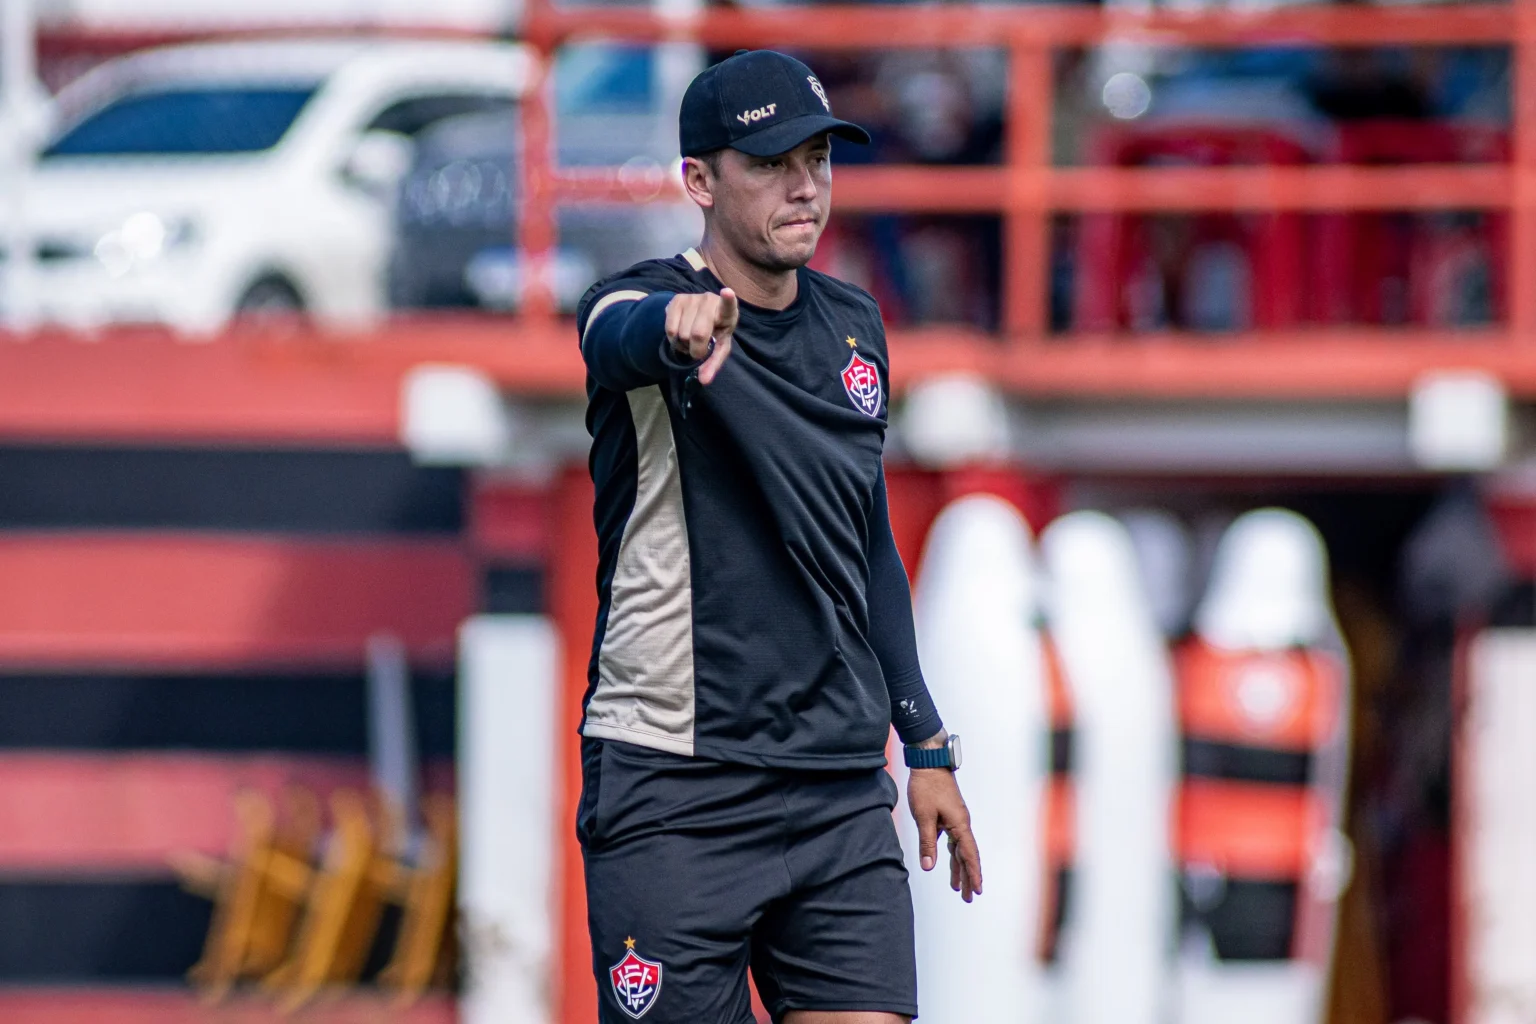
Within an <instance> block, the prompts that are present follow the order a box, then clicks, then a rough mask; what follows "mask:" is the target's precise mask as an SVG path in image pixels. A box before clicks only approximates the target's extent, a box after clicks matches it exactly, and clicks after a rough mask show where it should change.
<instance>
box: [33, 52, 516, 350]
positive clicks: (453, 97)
mask: <svg viewBox="0 0 1536 1024" xmlns="http://www.w3.org/2000/svg"><path fill="white" fill-rule="evenodd" d="M527 77H528V58H527V55H526V52H525V51H524V50H523V49H522V48H521V47H517V46H512V45H505V44H495V43H475V42H423V41H406V40H377V39H374V40H366V41H362V40H359V41H344V42H343V41H338V42H332V41H306V40H265V41H256V42H237V43H209V44H196V45H188V46H177V47H169V48H165V49H159V50H152V51H147V52H143V53H139V54H134V55H130V56H128V57H124V58H120V59H118V60H114V61H110V62H108V63H106V64H104V65H102V66H101V67H99V68H97V69H95V70H94V71H92V72H90V73H89V74H87V75H85V76H84V77H82V78H81V79H80V80H79V81H78V82H77V83H75V84H74V85H72V86H71V87H69V88H67V89H66V90H64V91H63V92H62V93H61V94H60V96H59V103H58V107H59V110H60V118H59V123H60V125H61V128H60V130H59V131H58V132H57V133H56V134H55V136H54V137H53V139H52V140H51V142H50V143H49V144H48V145H47V146H46V148H45V149H44V150H43V152H42V154H41V156H40V158H39V161H38V164H37V167H36V171H35V173H34V176H33V179H32V182H31V185H30V189H29V193H28V203H27V216H28V225H27V227H28V234H29V235H30V236H31V238H32V239H33V241H34V244H35V247H36V248H35V260H36V263H35V266H34V268H33V269H34V276H33V283H34V288H33V289H32V291H34V292H35V294H34V295H33V301H34V302H35V304H36V307H37V308H36V309H35V310H33V311H32V313H33V315H34V316H36V317H37V318H39V319H41V320H43V321H49V322H62V323H66V324H70V325H75V326H90V325H94V324H100V323H106V322H124V321H129V322H160V323H167V324H171V325H173V326H175V327H177V328H180V329H183V330H187V331H191V332H207V331H212V330H216V329H217V328H219V327H220V326H222V325H224V324H225V323H226V322H228V321H229V320H230V319H231V318H234V317H236V316H239V315H242V314H252V313H265V312H272V311H282V312H287V313H301V314H304V315H307V316H310V317H312V318H313V319H314V320H316V321H319V322H322V323H329V324H335V325H351V324H357V323H360V322H367V321H368V320H370V319H372V318H374V317H375V316H377V315H379V314H380V313H382V312H383V311H384V310H385V309H386V308H387V304H386V293H385V271H386V265H387V261H388V257H389V251H390V237H391V219H392V210H393V206H394V200H395V195H396V191H397V187H398V184H399V181H400V179H401V177H402V176H403V175H404V173H405V172H406V170H407V169H408V168H409V166H410V164H411V160H412V152H413V149H414V140H415V138H416V136H417V135H419V133H421V132H422V131H423V130H424V129H426V128H427V127H429V126H430V125H432V124H434V123H436V122H438V121H441V120H443V119H444V118H448V117H453V116H456V115H461V114H465V113H468V112H472V111H483V110H496V109H500V110H506V109H509V107H510V105H511V104H512V103H513V101H514V100H515V99H516V97H517V96H518V95H519V94H520V93H521V91H522V89H523V88H524V85H525V82H526V80H527Z"/></svg>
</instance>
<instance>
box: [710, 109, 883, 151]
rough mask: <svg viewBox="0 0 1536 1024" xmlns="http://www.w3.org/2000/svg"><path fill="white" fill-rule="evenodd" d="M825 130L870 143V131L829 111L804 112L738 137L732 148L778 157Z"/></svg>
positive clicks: (850, 140)
mask: <svg viewBox="0 0 1536 1024" xmlns="http://www.w3.org/2000/svg"><path fill="white" fill-rule="evenodd" d="M823 132H828V133H831V134H832V135H836V136H837V137H838V138H840V139H847V140H848V141H849V142H857V143H859V144H860V145H866V146H867V145H869V132H867V131H865V130H864V129H863V128H860V127H859V126H858V125H856V124H854V123H853V122H852V121H842V120H839V119H838V118H835V117H833V116H832V115H830V114H801V115H800V116H799V117H792V118H790V119H789V120H788V121H781V122H779V123H778V124H775V125H769V126H768V127H767V128H764V129H762V130H761V131H756V132H753V133H752V134H751V135H748V136H746V137H745V138H741V139H737V140H736V141H735V142H733V143H731V148H732V149H737V150H740V151H741V152H743V153H745V154H747V155H748V156H778V155H779V154H780V153H788V152H789V151H790V150H792V149H794V148H795V147H796V146H798V145H800V143H802V142H804V141H805V140H806V139H809V138H810V137H811V136H813V135H820V134H822V133H823Z"/></svg>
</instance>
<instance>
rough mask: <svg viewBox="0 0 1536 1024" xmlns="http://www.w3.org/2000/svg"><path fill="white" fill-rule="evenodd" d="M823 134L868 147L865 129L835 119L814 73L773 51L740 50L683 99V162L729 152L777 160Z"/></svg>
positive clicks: (707, 70) (698, 80)
mask: <svg viewBox="0 0 1536 1024" xmlns="http://www.w3.org/2000/svg"><path fill="white" fill-rule="evenodd" d="M822 132H831V133H832V134H833V135H836V136H838V137H839V138H844V139H848V140H849V141H850V142H860V143H867V142H869V133H868V132H866V131H865V130H864V129H863V128H860V127H859V126H858V125H856V124H853V123H852V122H849V121H840V120H838V119H837V118H835V117H833V116H832V104H831V102H830V101H829V100H828V99H827V91H826V90H825V89H823V88H822V87H821V82H820V81H818V80H817V78H816V75H815V74H814V73H812V71H811V69H810V68H808V67H806V66H805V65H804V64H802V63H800V62H799V61H798V60H795V58H793V57H790V56H788V55H786V54H782V53H777V52H775V51H773V50H738V51H737V52H736V55H735V56H734V57H729V58H727V59H725V60H723V61H721V62H720V63H719V64H716V65H715V66H714V67H711V68H705V69H704V70H703V71H702V72H700V73H699V76H698V77H697V78H695V79H694V80H693V82H692V83H690V84H689V86H688V91H687V92H686V93H684V94H683V107H682V110H681V111H680V112H679V114H678V141H679V144H680V146H681V151H682V155H683V156H699V155H700V154H702V153H708V152H710V151H711V150H716V149H723V148H725V147H726V146H729V147H730V148H732V149H739V150H741V151H742V152H743V153H746V154H748V155H750V156H776V155H778V154H779V153H787V152H789V151H790V150H792V149H794V148H795V147H796V146H798V145H800V143H802V142H804V141H805V140H806V139H808V138H810V137H811V136H813V135H819V134H821V133H822Z"/></svg>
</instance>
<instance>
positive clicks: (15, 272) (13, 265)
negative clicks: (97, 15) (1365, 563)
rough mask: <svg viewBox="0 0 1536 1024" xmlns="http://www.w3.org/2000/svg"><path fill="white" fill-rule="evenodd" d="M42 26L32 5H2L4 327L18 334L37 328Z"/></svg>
mask: <svg viewBox="0 0 1536 1024" xmlns="http://www.w3.org/2000/svg"><path fill="white" fill-rule="evenodd" d="M36 91H37V24H36V12H35V10H34V9H33V0H0V192H3V194H4V196H5V202H4V203H3V216H4V218H5V220H4V225H5V227H4V231H3V235H0V245H3V247H4V249H5V251H6V255H7V258H6V260H5V261H4V263H3V265H0V266H3V270H0V273H3V275H4V276H3V278H0V322H3V323H4V324H5V326H7V327H9V328H10V329H11V330H15V331H25V330H28V329H30V328H31V327H32V326H33V325H34V324H35V322H36V319H37V316H36V309H35V305H36V303H35V302H34V289H33V285H32V278H33V275H34V268H33V253H32V248H33V246H32V233H31V231H30V230H29V227H28V224H27V193H28V191H29V179H30V177H31V172H32V161H33V158H34V155H35V152H34V150H35V147H36V144H37V127H38V125H37V110H36V106H35V101H36Z"/></svg>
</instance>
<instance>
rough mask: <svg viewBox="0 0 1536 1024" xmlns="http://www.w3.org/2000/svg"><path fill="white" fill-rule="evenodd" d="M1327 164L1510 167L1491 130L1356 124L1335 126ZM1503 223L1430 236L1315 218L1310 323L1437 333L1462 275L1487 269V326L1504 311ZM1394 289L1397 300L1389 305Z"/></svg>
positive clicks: (1338, 217) (1488, 218)
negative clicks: (1480, 266) (1427, 327)
mask: <svg viewBox="0 0 1536 1024" xmlns="http://www.w3.org/2000/svg"><path fill="white" fill-rule="evenodd" d="M1331 156H1332V158H1333V159H1334V160H1335V161H1337V162H1339V163H1347V164H1365V165H1372V164H1378V165H1379V164H1388V165H1390V164H1405V163H1437V164H1461V163H1499V162H1505V161H1508V160H1509V158H1510V142H1509V134H1508V132H1507V131H1506V130H1505V129H1503V128H1500V127H1493V126H1483V125H1454V124H1446V123H1442V122H1432V121H1360V122H1354V123H1346V124H1344V125H1341V126H1340V128H1339V131H1338V135H1337V139H1336V141H1335V144H1334V147H1333V152H1332V154H1331ZM1508 237H1509V217H1508V216H1507V215H1505V214H1502V213H1490V214H1486V215H1484V216H1483V218H1482V219H1481V222H1480V223H1479V224H1478V225H1476V226H1475V227H1472V228H1469V229H1464V230H1450V231H1447V230H1443V229H1437V228H1436V227H1434V226H1432V225H1431V224H1430V223H1429V222H1427V221H1426V219H1425V218H1423V217H1417V216H1405V215H1403V214H1394V213H1347V214H1346V213H1338V214H1329V215H1327V216H1324V217H1322V218H1320V222H1319V225H1318V247H1319V259H1318V260H1317V261H1316V263H1315V267H1316V273H1317V277H1316V279H1315V282H1314V287H1313V289H1312V291H1313V294H1314V296H1316V300H1315V303H1314V310H1313V312H1314V315H1315V317H1316V318H1317V319H1319V320H1322V321H1324V322H1329V323H1341V322H1354V323H1368V324H1383V323H1393V322H1407V323H1411V324H1436V323H1446V322H1449V321H1450V320H1452V319H1454V316H1453V311H1452V310H1451V308H1450V307H1449V305H1448V304H1447V301H1446V299H1447V297H1448V296H1451V295H1452V294H1453V292H1454V291H1455V289H1454V286H1453V284H1452V281H1453V280H1454V279H1455V278H1456V277H1457V276H1458V274H1459V272H1460V271H1461V270H1462V269H1465V268H1467V267H1468V266H1471V265H1473V264H1475V263H1477V262H1483V263H1484V264H1485V265H1486V267H1487V269H1488V278H1489V292H1490V301H1491V304H1492V314H1493V317H1494V319H1495V320H1499V319H1503V317H1504V315H1505V311H1506V309H1507V307H1508V301H1509V297H1508V284H1507V272H1508V267H1507V255H1506V254H1507V245H1506V242H1507V239H1508ZM1394 282H1401V293H1400V294H1399V295H1397V296H1395V298H1396V300H1397V301H1395V302H1394V301H1393V299H1394V296H1393V295H1392V289H1393V284H1394Z"/></svg>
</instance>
